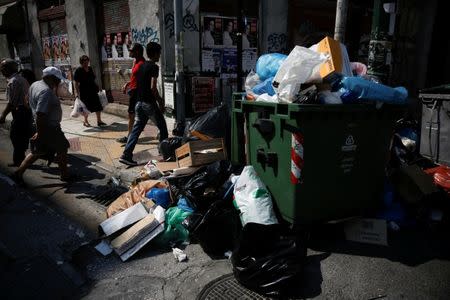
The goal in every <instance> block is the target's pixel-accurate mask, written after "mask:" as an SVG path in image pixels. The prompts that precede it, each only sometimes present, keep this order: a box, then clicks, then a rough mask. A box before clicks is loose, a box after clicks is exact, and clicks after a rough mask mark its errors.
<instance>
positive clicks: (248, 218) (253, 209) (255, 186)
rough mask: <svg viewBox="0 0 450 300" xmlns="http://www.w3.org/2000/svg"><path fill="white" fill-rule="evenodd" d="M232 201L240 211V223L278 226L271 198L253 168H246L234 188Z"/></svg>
mask: <svg viewBox="0 0 450 300" xmlns="http://www.w3.org/2000/svg"><path fill="white" fill-rule="evenodd" d="M234 201H235V202H236V205H237V207H238V208H239V210H240V211H241V222H242V225H243V226H244V225H245V224H247V223H258V224H264V225H270V224H278V220H277V218H276V216H275V212H274V210H273V204H272V197H271V196H270V193H269V191H268V190H267V188H266V185H265V184H264V183H263V182H262V181H261V179H260V178H259V177H258V175H257V174H256V171H255V169H254V168H253V166H246V167H245V168H244V170H243V171H242V174H241V175H240V176H239V178H238V180H237V181H236V184H235V186H234Z"/></svg>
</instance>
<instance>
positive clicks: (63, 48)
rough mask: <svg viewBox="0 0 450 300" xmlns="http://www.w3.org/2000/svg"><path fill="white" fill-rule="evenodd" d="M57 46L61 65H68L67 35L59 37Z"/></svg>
mask: <svg viewBox="0 0 450 300" xmlns="http://www.w3.org/2000/svg"><path fill="white" fill-rule="evenodd" d="M59 45H60V51H59V53H60V57H61V64H63V65H70V54H69V39H68V37H67V34H61V35H60V36H59Z"/></svg>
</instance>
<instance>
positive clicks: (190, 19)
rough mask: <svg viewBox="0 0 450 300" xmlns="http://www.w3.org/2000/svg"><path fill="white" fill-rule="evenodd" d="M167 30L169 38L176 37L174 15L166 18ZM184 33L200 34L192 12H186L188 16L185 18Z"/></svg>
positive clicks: (167, 15)
mask: <svg viewBox="0 0 450 300" xmlns="http://www.w3.org/2000/svg"><path fill="white" fill-rule="evenodd" d="M164 26H165V29H166V30H167V31H168V32H169V37H173V36H174V35H175V17H174V15H173V13H168V14H166V16H165V17H164ZM183 31H190V32H199V29H198V26H197V23H196V22H195V16H194V15H193V14H191V12H190V11H186V15H184V17H183Z"/></svg>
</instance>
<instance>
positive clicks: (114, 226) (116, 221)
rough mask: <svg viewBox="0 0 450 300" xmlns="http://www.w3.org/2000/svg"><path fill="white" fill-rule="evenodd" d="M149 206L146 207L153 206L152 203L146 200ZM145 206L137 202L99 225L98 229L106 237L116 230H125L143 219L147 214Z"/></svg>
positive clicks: (147, 210)
mask: <svg viewBox="0 0 450 300" xmlns="http://www.w3.org/2000/svg"><path fill="white" fill-rule="evenodd" d="M148 201H149V202H151V204H150V205H149V206H148V207H151V206H152V205H154V203H153V201H151V200H148ZM148 207H147V205H144V203H143V202H138V203H136V204H135V205H133V206H131V207H129V208H127V209H125V210H123V211H121V212H119V213H116V214H115V215H113V216H112V217H110V218H108V219H106V220H105V221H103V222H102V223H101V224H100V229H101V230H102V231H103V232H104V233H105V234H106V235H107V236H109V235H111V234H113V233H115V232H117V231H118V230H120V229H122V228H125V227H127V226H129V225H131V224H134V223H136V222H137V221H139V220H141V219H143V218H145V217H146V216H147V215H148V213H149V209H148Z"/></svg>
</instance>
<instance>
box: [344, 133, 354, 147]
mask: <svg viewBox="0 0 450 300" xmlns="http://www.w3.org/2000/svg"><path fill="white" fill-rule="evenodd" d="M354 144H355V139H354V138H353V135H351V134H350V135H349V136H348V137H347V140H345V145H346V146H353V145H354Z"/></svg>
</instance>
